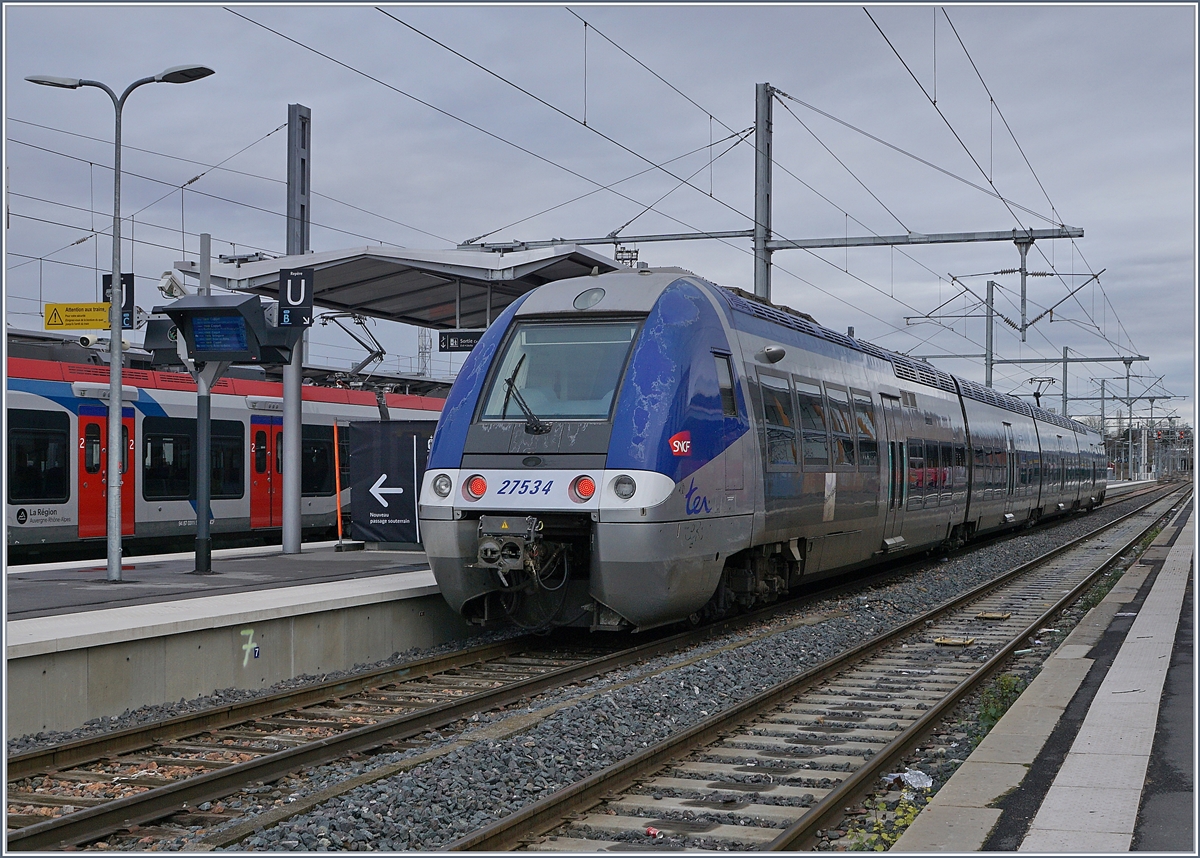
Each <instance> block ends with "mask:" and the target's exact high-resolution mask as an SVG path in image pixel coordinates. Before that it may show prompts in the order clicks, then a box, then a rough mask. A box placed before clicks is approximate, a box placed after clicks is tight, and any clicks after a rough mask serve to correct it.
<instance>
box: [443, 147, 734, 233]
mask: <svg viewBox="0 0 1200 858" xmlns="http://www.w3.org/2000/svg"><path fill="white" fill-rule="evenodd" d="M753 130H754V126H750V127H749V128H745V129H743V130H742V131H740V132H734V133H733V134H730V135H729V136H727V137H723V138H721V139H720V140H717V141H714V142H712V143H709V145H708V146H699V147H697V148H695V149H692V150H691V151H690V152H684V153H683V154H682V155H679V156H677V157H675V158H672V159H671V160H670V161H666V162H665V163H668V164H669V163H672V162H673V161H682V160H683V159H684V158H688V157H691V156H692V155H695V154H696V153H697V152H702V151H704V149H706V148H711V147H712V146H714V145H720V144H721V143H724V142H725V141H726V140H729V139H730V138H732V137H736V136H738V135H739V134H746V133H749V132H751V131H753ZM709 163H710V164H711V163H712V162H711V161H710V162H709ZM653 171H654V168H653V167H645V168H643V169H641V170H639V171H638V172H636V173H633V174H631V175H628V176H626V177H625V178H623V179H617V181H615V182H611V183H609V184H607V185H604V186H602V187H599V188H592V190H590V191H587V192H586V193H583V194H579V195H578V196H574V197H571V198H570V199H568V200H563V201H562V202H561V203H556V204H554V205H552V206H550V207H549V208H545V209H542V210H541V211H538V212H534V213H533V214H531V215H527V216H526V217H523V218H520V219H518V220H514V221H512V222H510V223H507V224H505V225H504V226H498V227H496V228H495V229H490V230H488V231H487V232H485V233H481V234H480V235H477V236H474V237H473V238H470V239H468V240H467V241H465V242H463V244H474V243H476V242H478V241H480V240H482V239H485V238H487V237H488V236H489V235H494V234H495V233H497V232H500V231H501V230H503V229H512V228H513V227H514V226H517V225H518V224H522V223H525V222H526V221H530V220H533V219H534V218H538V217H541V216H542V215H544V214H549V213H550V212H552V211H557V210H558V209H561V208H563V207H564V206H569V205H571V204H573V203H577V202H579V201H580V200H583V199H587V198H588V197H590V196H593V195H595V194H598V193H601V192H602V191H606V190H608V189H609V188H612V187H615V186H617V185H620V184H623V183H625V182H628V181H631V180H633V179H637V178H640V177H641V176H644V175H646V174H647V173H651V172H653Z"/></svg>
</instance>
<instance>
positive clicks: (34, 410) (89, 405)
mask: <svg viewBox="0 0 1200 858" xmlns="http://www.w3.org/2000/svg"><path fill="white" fill-rule="evenodd" d="M282 387H283V386H282V385H281V384H278V383H272V382H266V381H256V380H248V379H241V378H226V379H222V380H221V381H219V382H218V383H217V384H216V385H215V386H214V388H213V396H212V424H211V426H212V515H213V519H214V523H213V525H212V532H213V533H214V534H240V533H246V534H254V533H263V532H266V531H269V530H271V529H272V528H280V527H281V526H282V511H283V495H282V485H283V461H282V449H283V447H282V443H283V411H282ZM123 388H124V390H123V399H124V403H123V407H122V412H123V421H122V422H123V424H124V426H123V430H124V431H123V433H122V435H123V439H124V440H123V443H122V471H123V473H124V474H125V477H124V479H123V484H122V492H121V499H122V514H121V522H122V531H123V534H124V535H125V537H126V544H127V545H130V544H134V541H136V540H160V541H161V540H163V539H169V538H179V537H188V536H194V534H195V528H196V468H195V459H194V457H195V449H196V393H195V390H196V387H195V384H194V383H193V382H192V380H191V378H190V377H189V376H187V375H185V374H182V373H174V372H157V371H151V370H143V369H131V368H127V369H125V370H124V373H123ZM302 392H303V407H302V414H303V416H302V420H303V429H302V431H303V438H302V449H301V496H302V499H301V516H302V527H303V529H304V530H305V531H306V532H309V533H312V532H315V531H326V532H328V531H330V530H331V529H332V528H334V527H336V523H337V520H336V516H337V499H336V497H335V485H336V481H335V475H334V462H335V455H334V423H335V421H336V422H337V423H339V424H340V425H341V426H342V427H344V426H345V424H346V423H348V422H350V421H354V420H378V419H380V418H381V416H382V415H381V413H380V407H379V404H378V401H377V399H376V397H375V395H374V394H373V393H369V392H365V391H354V390H344V389H338V388H328V387H316V386H309V385H306V386H304V387H303V388H302ZM107 396H108V370H107V368H106V367H102V366H97V365H93V364H76V363H61V362H57V361H48V360H36V359H29V358H9V360H8V382H7V397H6V401H5V408H6V411H7V420H8V461H7V463H6V468H7V472H6V480H5V483H6V498H5V500H6V524H7V534H8V546H9V551H10V558H17V559H21V558H23V557H25V556H30V557H32V556H36V555H37V553H38V549H41V548H43V547H44V546H61V545H64V544H70V543H80V542H86V541H89V540H95V541H97V542H98V543H102V542H103V540H104V538H105V535H106V533H107V527H106V516H107V506H106V486H107V474H108V464H107V446H108V429H107V427H108V401H107ZM441 405H442V400H440V399H436V398H432V397H421V396H405V395H399V394H386V396H385V406H386V408H387V410H388V416H389V418H390V419H394V420H430V421H434V420H436V419H437V416H438V413H439V412H440V409H441ZM340 440H341V442H342V444H343V445H344V444H345V437H344V435H343V436H342V438H341V439H340ZM344 454H345V448H344V447H343V450H342V456H341V457H340V458H341V464H342V467H343V469H344V468H345V466H346V459H345V455H344ZM342 476H343V500H346V501H348V489H346V488H345V481H344V476H345V474H344V473H343V475H342Z"/></svg>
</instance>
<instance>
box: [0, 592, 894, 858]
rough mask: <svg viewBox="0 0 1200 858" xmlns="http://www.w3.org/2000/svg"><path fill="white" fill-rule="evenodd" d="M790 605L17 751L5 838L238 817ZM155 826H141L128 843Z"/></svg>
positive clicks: (412, 671)
mask: <svg viewBox="0 0 1200 858" xmlns="http://www.w3.org/2000/svg"><path fill="white" fill-rule="evenodd" d="M896 572H897V570H895V569H893V570H891V571H890V572H889V573H886V574H889V575H895V574H896ZM857 583H858V585H860V586H861V585H862V583H863V581H861V580H860V581H858V582H857ZM824 595H826V596H827V595H828V594H824ZM800 604H803V602H801V603H800ZM796 608H797V603H795V602H792V603H786V604H782V605H778V606H773V607H772V608H770V609H768V610H766V611H762V612H756V613H755V614H751V615H746V616H743V617H739V618H735V619H733V620H729V621H725V622H723V623H720V624H717V625H715V626H710V627H707V628H705V629H702V630H696V631H693V632H690V633H684V634H675V635H663V636H660V637H659V638H657V639H654V640H650V641H646V642H643V643H641V644H639V645H638V646H635V647H623V648H620V649H607V650H605V649H602V648H601V647H599V646H598V645H597V644H598V640H597V639H596V638H591V639H590V640H589V644H590V645H591V646H590V647H589V648H586V649H581V648H578V647H571V648H566V647H563V646H553V645H551V646H548V645H547V643H546V641H545V640H543V639H533V640H531V639H528V638H521V639H514V640H511V641H506V642H503V643H499V644H492V645H489V646H485V647H480V648H476V649H473V650H469V651H466V652H461V653H456V654H452V655H448V656H441V657H436V658H429V659H424V660H421V661H418V662H413V663H410V664H407V665H404V666H401V667H399V668H389V669H385V670H380V671H374V672H372V673H369V674H364V675H360V676H356V677H354V678H352V679H348V680H344V681H340V682H333V683H325V684H322V685H319V686H310V687H306V688H303V689H299V690H296V691H292V692H286V693H283V694H277V695H273V696H270V697H265V698H257V699H254V700H251V701H246V702H244V703H240V704H236V705H231V706H224V707H221V708H219V709H216V710H209V711H206V712H202V713H197V714H194V715H188V716H181V717H178V718H174V719H170V720H168V721H163V722H158V723H155V724H151V725H147V726H145V727H141V728H134V729H129V730H123V731H120V732H117V733H109V734H105V735H103V736H98V737H94V738H92V739H88V740H80V741H76V742H72V743H69V744H66V745H60V746H56V747H52V748H48V749H46V750H44V751H37V752H31V753H26V754H21V755H17V756H13V757H10V758H9V760H8V779H9V783H8V795H7V805H8V809H9V815H8V825H9V828H10V831H9V834H8V839H7V845H8V847H9V848H10V849H46V848H62V847H65V846H71V845H78V844H86V843H89V842H94V841H95V840H97V839H100V838H103V837H106V836H108V835H110V834H112V833H114V832H119V831H125V830H129V829H131V828H133V829H134V830H135V831H137V829H138V827H139V826H146V825H148V824H150V823H153V822H154V821H155V820H160V819H163V818H164V817H168V816H172V815H174V816H172V825H173V826H174V827H175V828H176V829H178V828H179V827H181V826H182V827H187V826H188V825H192V826H198V825H203V826H205V827H212V826H216V825H221V824H223V823H227V822H229V821H230V820H232V819H234V818H236V817H237V816H239V814H238V813H237V812H236V811H235V809H234V808H232V807H229V806H227V805H223V804H221V803H220V799H222V798H225V797H228V796H230V795H233V794H235V793H239V792H242V793H244V794H249V795H251V796H252V795H255V794H260V793H263V792H268V793H272V792H276V791H275V790H272V789H271V788H270V787H265V788H264V787H263V784H267V783H272V782H273V781H276V780H278V779H279V778H280V777H282V776H284V775H286V774H287V773H289V772H293V771H297V770H299V769H302V768H304V767H306V766H314V765H319V764H321V763H324V762H328V761H331V760H335V759H338V758H342V757H345V756H347V755H351V754H372V753H378V752H380V751H396V750H404V749H406V748H411V747H415V746H419V745H421V744H427V743H428V742H427V740H422V739H420V738H419V737H420V736H421V734H423V733H425V732H426V731H428V730H431V729H434V728H437V727H442V726H445V725H447V724H450V723H453V722H456V721H459V720H461V719H464V718H469V717H471V716H472V715H475V714H477V713H479V712H483V711H487V710H490V709H496V708H499V707H504V706H506V705H509V704H512V703H514V702H516V701H518V700H521V699H524V698H527V697H529V696H532V695H536V694H538V693H540V692H543V691H546V690H550V689H555V688H558V687H561V686H563V685H567V684H570V683H573V682H579V681H581V680H584V679H587V678H589V677H593V676H597V675H599V674H602V673H605V672H607V671H610V670H613V669H616V668H619V667H622V666H625V665H628V664H632V663H635V662H638V661H641V660H644V659H648V658H651V657H653V656H655V655H659V654H662V653H664V652H669V651H672V650H675V649H679V648H683V647H687V646H691V645H694V644H696V643H697V642H699V641H701V640H703V639H705V638H707V637H712V636H715V635H719V634H723V633H727V632H729V631H731V630H734V629H737V628H739V627H747V626H751V625H753V624H754V623H759V622H762V621H763V620H764V619H767V618H769V617H770V615H771V614H773V613H776V612H779V611H786V610H795V609H796ZM812 621H814V620H813V619H812V618H810V619H809V620H806V621H805V622H812ZM770 633H774V632H763V633H762V634H764V635H765V634H770ZM749 639H752V638H747V640H749ZM809 792H811V790H809ZM812 795H813V797H814V798H816V797H817V793H812ZM721 800H722V801H723V802H724V801H725V799H724V798H723V799H721ZM278 803H279V802H276V804H278ZM726 803H727V802H726ZM201 808H203V809H201ZM14 829H15V830H14ZM147 832H149V833H147ZM167 833H169V831H168V832H167ZM155 835H156V832H155V830H154V829H142V830H141V832H140V836H139V837H137V838H136V839H149V840H153V839H154V836H155ZM143 845H144V844H143Z"/></svg>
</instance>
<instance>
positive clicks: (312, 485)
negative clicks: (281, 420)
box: [300, 426, 334, 497]
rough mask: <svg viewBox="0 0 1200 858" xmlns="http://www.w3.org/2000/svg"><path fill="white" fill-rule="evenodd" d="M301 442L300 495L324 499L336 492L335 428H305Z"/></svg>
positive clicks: (303, 428)
mask: <svg viewBox="0 0 1200 858" xmlns="http://www.w3.org/2000/svg"><path fill="white" fill-rule="evenodd" d="M301 429H302V431H301V441H300V494H301V495H302V496H305V497H323V496H328V495H332V494H333V492H334V480H333V427H332V426H303V427H301Z"/></svg>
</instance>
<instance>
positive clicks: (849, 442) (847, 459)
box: [825, 384, 856, 468]
mask: <svg viewBox="0 0 1200 858" xmlns="http://www.w3.org/2000/svg"><path fill="white" fill-rule="evenodd" d="M825 393H826V394H827V395H828V396H829V428H830V430H831V432H830V447H831V449H832V452H833V464H834V467H842V468H853V467H854V464H855V459H856V457H855V455H854V417H853V415H852V413H851V410H850V397H849V396H848V395H847V393H846V391H845V390H843V389H842V388H840V387H834V386H833V385H831V384H827V385H825Z"/></svg>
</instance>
